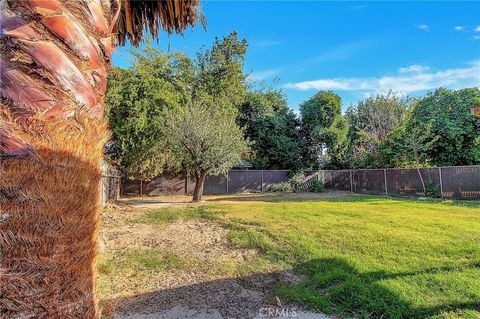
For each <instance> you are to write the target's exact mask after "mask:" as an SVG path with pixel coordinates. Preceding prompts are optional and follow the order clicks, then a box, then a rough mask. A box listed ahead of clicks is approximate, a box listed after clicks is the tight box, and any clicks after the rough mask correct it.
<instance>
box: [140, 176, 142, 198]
mask: <svg viewBox="0 0 480 319" xmlns="http://www.w3.org/2000/svg"><path fill="white" fill-rule="evenodd" d="M140 196H143V181H142V180H140Z"/></svg>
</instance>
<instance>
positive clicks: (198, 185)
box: [193, 171, 207, 202]
mask: <svg viewBox="0 0 480 319" xmlns="http://www.w3.org/2000/svg"><path fill="white" fill-rule="evenodd" d="M206 176H207V173H205V172H203V171H201V172H200V173H197V174H196V176H195V189H194V190H193V202H201V201H203V200H202V196H203V186H204V185H205V177H206Z"/></svg>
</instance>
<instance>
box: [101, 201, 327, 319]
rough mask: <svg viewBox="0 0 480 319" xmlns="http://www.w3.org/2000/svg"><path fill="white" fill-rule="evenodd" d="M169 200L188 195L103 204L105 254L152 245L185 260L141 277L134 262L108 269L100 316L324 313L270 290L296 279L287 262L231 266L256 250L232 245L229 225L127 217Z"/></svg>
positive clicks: (310, 316) (169, 318)
mask: <svg viewBox="0 0 480 319" xmlns="http://www.w3.org/2000/svg"><path fill="white" fill-rule="evenodd" d="M171 205H186V200H185V199H184V198H182V197H180V198H174V200H172V199H171V198H170V200H168V201H166V200H165V199H158V198H154V199H143V198H139V199H129V200H123V201H122V202H121V203H120V205H115V206H112V207H110V208H107V209H106V210H105V212H104V214H103V219H102V224H101V232H100V237H101V247H100V248H101V253H102V254H108V255H109V256H112V257H111V258H113V260H115V259H114V258H116V257H115V256H117V255H121V254H122V253H124V252H125V251H126V250H128V249H136V250H139V251H147V252H148V251H150V250H151V251H154V252H158V251H160V252H169V253H171V254H173V253H174V254H175V256H178V258H179V259H180V260H181V261H182V264H181V265H182V266H181V267H178V268H179V269H175V268H174V269H170V270H168V271H158V272H148V273H146V275H142V276H139V277H138V276H135V275H136V273H135V272H136V271H137V270H136V269H133V271H132V272H131V273H128V271H126V272H125V274H123V273H122V272H121V270H120V272H119V273H115V272H112V273H110V274H109V276H108V277H106V278H105V279H103V280H107V279H108V280H110V281H111V283H110V290H109V293H108V294H107V295H106V296H104V298H103V301H102V304H103V307H104V311H103V316H104V317H105V318H117V319H140V318H145V319H175V318H178V319H223V318H277V317H278V318H306V319H326V318H327V317H326V316H324V315H322V314H316V313H311V312H307V311H301V310H300V309H298V308H297V307H294V306H291V305H285V304H282V301H280V300H276V299H275V297H274V296H269V294H268V292H269V291H270V289H271V288H272V287H273V285H275V284H276V283H278V282H291V281H296V280H298V277H297V276H296V275H295V274H293V273H292V272H291V271H290V270H279V269H276V270H274V271H265V272H262V273H254V274H247V275H242V276H238V274H236V273H232V272H230V271H229V269H230V267H234V268H235V267H236V266H238V265H245V266H248V263H250V262H254V261H255V260H256V258H257V255H258V252H257V251H256V250H252V249H239V248H235V247H232V246H231V245H230V244H229V241H228V238H227V236H228V232H229V230H227V229H225V228H224V227H222V226H221V225H219V224H217V223H214V222H210V221H205V220H198V219H193V220H176V221H174V222H172V223H170V224H166V225H160V226H159V225H152V224H147V223H136V222H133V221H132V220H135V218H137V217H139V216H142V215H143V214H145V213H146V212H148V211H150V210H151V209H155V210H158V208H163V207H168V206H171ZM147 254H148V253H147ZM120 264H121V263H120ZM180 268H181V269H180ZM267 269H268V267H267ZM141 271H142V270H140V269H138V272H141ZM101 280H102V279H101Z"/></svg>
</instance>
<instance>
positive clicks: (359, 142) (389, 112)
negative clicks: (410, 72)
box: [346, 92, 410, 168]
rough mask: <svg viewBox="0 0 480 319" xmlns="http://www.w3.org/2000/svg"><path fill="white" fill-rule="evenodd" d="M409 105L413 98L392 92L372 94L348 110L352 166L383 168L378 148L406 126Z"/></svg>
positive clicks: (349, 153)
mask: <svg viewBox="0 0 480 319" xmlns="http://www.w3.org/2000/svg"><path fill="white" fill-rule="evenodd" d="M409 104H410V99H409V98H402V97H399V96H398V95H396V94H394V93H393V92H388V93H387V94H378V95H375V96H372V97H368V98H367V99H365V100H363V101H360V102H358V104H357V105H356V106H355V107H354V106H350V107H349V108H348V109H347V112H346V118H347V120H348V124H349V132H348V156H347V160H348V163H349V165H350V166H351V167H367V168H374V167H381V165H382V163H381V161H382V160H381V158H380V154H379V153H378V149H379V147H380V145H382V144H383V143H384V141H385V139H386V138H387V136H388V134H389V133H390V132H391V131H392V130H394V129H396V128H398V127H399V126H400V125H402V123H403V120H404V118H405V113H406V111H407V109H408V107H409Z"/></svg>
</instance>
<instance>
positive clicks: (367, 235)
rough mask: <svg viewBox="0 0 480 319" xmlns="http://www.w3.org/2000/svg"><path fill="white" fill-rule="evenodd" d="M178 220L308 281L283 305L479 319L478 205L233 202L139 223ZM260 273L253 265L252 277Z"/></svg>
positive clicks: (281, 290) (350, 199)
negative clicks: (198, 224)
mask: <svg viewBox="0 0 480 319" xmlns="http://www.w3.org/2000/svg"><path fill="white" fill-rule="evenodd" d="M177 218H185V219H186V218H206V219H210V220H214V221H218V222H220V223H222V224H224V225H225V227H227V228H228V229H229V230H230V232H229V235H228V236H229V240H230V241H231V243H232V245H235V246H241V247H246V248H257V249H259V250H260V255H259V258H260V259H261V260H263V261H265V262H266V263H268V264H271V265H274V267H273V268H275V269H277V270H281V269H295V270H296V271H297V272H298V273H300V274H303V275H304V277H303V280H302V281H301V282H300V283H297V284H289V285H287V284H282V285H278V286H277V287H276V288H275V289H274V291H272V292H271V293H272V295H276V296H279V297H280V298H281V299H283V300H285V299H287V300H290V301H295V302H299V303H301V304H304V305H306V306H308V307H309V308H311V309H316V310H319V311H322V312H325V313H327V314H336V315H340V316H343V317H361V318H479V317H480V203H478V202H477V203H475V202H473V203H472V202H471V203H453V202H450V203H445V202H425V201H418V200H405V199H386V198H382V197H377V196H365V195H344V194H337V193H326V194H319V195H315V194H285V195H252V196H234V195H230V196H228V197H227V196H223V197H210V198H208V201H207V203H206V204H204V205H202V206H192V207H188V208H184V207H183V208H179V209H175V208H169V209H162V210H158V211H154V212H151V213H147V214H146V215H144V216H142V217H141V218H140V219H138V220H137V222H139V223H151V224H164V223H169V222H171V221H172V220H173V219H177ZM257 264H258V265H259V266H258V267H259V269H256V268H255V267H256V265H257ZM264 265H265V263H263V262H259V261H258V260H257V262H255V263H252V264H251V265H250V268H249V269H248V271H249V272H252V273H254V272H255V271H260V270H262V271H263V270H264ZM260 268H262V269H260Z"/></svg>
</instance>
